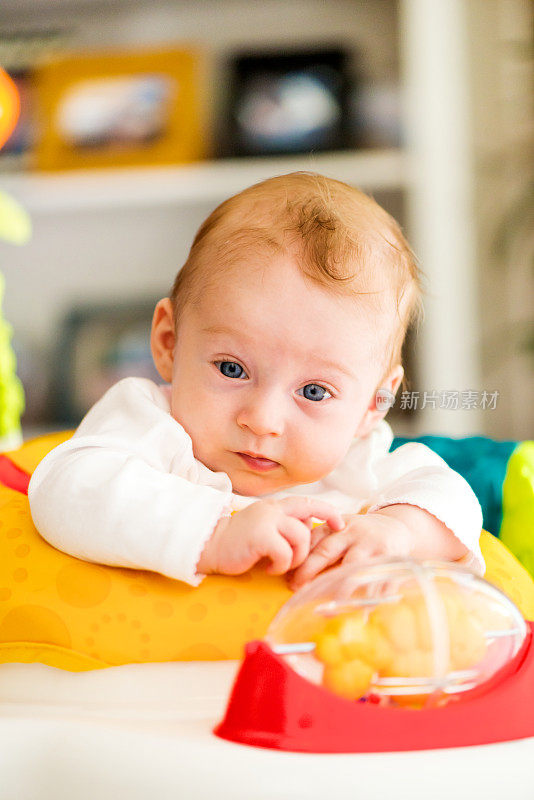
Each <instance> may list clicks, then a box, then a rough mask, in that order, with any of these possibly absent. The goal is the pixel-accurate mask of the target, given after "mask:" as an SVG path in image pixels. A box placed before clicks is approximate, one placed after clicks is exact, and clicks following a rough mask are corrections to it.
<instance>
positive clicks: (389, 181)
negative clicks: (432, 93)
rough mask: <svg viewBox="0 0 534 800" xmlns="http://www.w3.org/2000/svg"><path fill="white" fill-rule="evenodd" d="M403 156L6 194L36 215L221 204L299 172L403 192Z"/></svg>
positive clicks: (105, 177)
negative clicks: (274, 178)
mask: <svg viewBox="0 0 534 800" xmlns="http://www.w3.org/2000/svg"><path fill="white" fill-rule="evenodd" d="M406 163H407V162H406V157H405V154H404V153H403V151H402V150H398V149H390V150H361V151H345V152H334V153H320V154H316V155H311V156H310V155H306V156H282V157H263V158H239V159H237V158H236V159H225V160H220V161H205V162H197V163H195V164H187V165H180V166H162V167H136V168H128V169H126V168H120V169H112V170H111V169H110V170H106V169H99V170H96V169H95V170H84V171H74V172H57V173H19V174H12V173H7V174H3V175H0V189H2V190H4V191H7V192H10V193H11V194H12V195H13V196H14V197H16V198H17V199H18V200H19V201H20V202H21V203H22V204H23V205H24V206H25V208H26V209H27V210H28V211H29V212H30V213H32V212H33V213H35V212H39V213H43V212H44V213H54V214H55V213H57V212H62V213H63V212H68V211H76V210H84V211H85V210H91V209H95V210H102V209H109V208H136V207H137V208H139V207H143V206H151V207H154V206H156V205H168V204H172V203H188V204H189V203H196V202H199V203H200V202H219V201H220V200H222V199H224V198H226V197H229V196H230V195H232V194H235V192H238V191H240V190H241V189H244V188H245V187H246V186H250V185H251V184H252V183H255V182H256V181H260V180H263V179H264V178H269V177H271V176H273V175H281V174H284V173H285V172H292V171H293V170H313V171H316V172H320V173H322V174H324V175H327V176H328V177H331V178H337V179H339V180H343V181H345V182H346V183H351V184H354V185H356V186H359V187H361V188H362V189H364V190H365V191H368V192H376V191H380V190H388V189H389V190H391V189H402V188H405V186H406V182H407V166H406Z"/></svg>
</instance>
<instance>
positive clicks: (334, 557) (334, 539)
mask: <svg viewBox="0 0 534 800" xmlns="http://www.w3.org/2000/svg"><path fill="white" fill-rule="evenodd" d="M348 546H349V540H348V538H347V536H346V535H344V534H343V533H336V534H330V535H329V536H324V537H323V538H322V539H320V541H319V542H318V543H317V545H316V546H315V548H314V549H313V550H312V551H311V553H310V555H309V556H308V558H307V559H306V561H305V562H304V564H302V566H301V567H299V568H298V569H297V570H295V572H294V573H293V577H292V578H291V588H292V589H298V588H299V587H300V586H302V585H303V584H305V583H307V581H310V580H311V579H312V578H315V576H316V575H318V574H319V573H320V572H322V571H323V570H324V569H326V567H329V566H330V565H331V564H335V563H336V562H337V561H339V559H340V558H341V557H342V555H343V554H344V553H345V551H346V550H347V547H348Z"/></svg>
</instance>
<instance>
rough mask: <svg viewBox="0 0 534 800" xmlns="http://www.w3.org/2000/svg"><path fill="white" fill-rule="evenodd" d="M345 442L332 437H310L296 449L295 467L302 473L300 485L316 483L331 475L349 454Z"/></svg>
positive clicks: (296, 470)
mask: <svg viewBox="0 0 534 800" xmlns="http://www.w3.org/2000/svg"><path fill="white" fill-rule="evenodd" d="M347 449H348V448H347V447H346V446H345V444H344V443H343V442H339V441H338V440H336V439H335V438H331V437H320V438H319V437H314V438H312V437H310V438H309V439H308V440H307V441H306V442H305V443H304V444H303V446H302V448H299V449H295V451H294V457H293V459H292V460H293V465H294V469H295V472H298V473H300V475H299V478H298V480H299V482H300V483H314V482H315V481H318V480H321V478H324V477H325V476H326V475H329V474H330V472H332V470H333V469H335V467H336V466H337V465H338V464H339V463H340V461H342V459H343V457H344V456H345V454H346V452H347Z"/></svg>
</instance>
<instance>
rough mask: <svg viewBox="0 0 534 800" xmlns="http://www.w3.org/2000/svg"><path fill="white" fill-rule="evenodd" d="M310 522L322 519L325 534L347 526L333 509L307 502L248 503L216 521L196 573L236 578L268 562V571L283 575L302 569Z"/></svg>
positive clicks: (290, 499) (296, 499) (307, 499)
mask: <svg viewBox="0 0 534 800" xmlns="http://www.w3.org/2000/svg"><path fill="white" fill-rule="evenodd" d="M312 517H316V518H317V519H323V520H326V522H327V523H328V529H329V530H334V531H339V530H341V529H342V528H343V527H344V524H345V523H344V521H343V517H342V515H341V514H340V513H339V511H337V510H336V509H335V508H334V507H333V506H331V505H330V504H329V503H324V502H321V501H319V500H314V499H312V498H310V497H286V498H284V499H283V500H258V501H257V502H255V503H251V505H249V506H247V507H246V508H244V509H243V510H242V511H238V512H237V513H235V514H233V516H231V517H223V518H222V519H220V520H219V522H218V523H217V526H216V528H215V531H214V532H213V534H212V536H211V538H210V539H209V540H208V542H207V544H206V546H205V548H204V550H203V552H202V555H201V557H200V561H199V562H198V565H197V571H198V572H199V573H203V574H205V575H207V574H209V573H214V572H217V573H220V574H223V575H240V574H241V573H242V572H246V571H247V570H249V569H250V568H251V567H253V566H254V564H256V563H257V562H258V561H260V560H261V559H262V558H268V559H270V561H271V564H270V566H269V567H268V568H267V572H269V573H270V574H271V575H282V574H283V573H285V572H287V571H288V570H289V569H294V568H295V567H298V566H299V565H300V564H302V563H303V562H304V560H305V559H306V557H307V555H308V553H309V552H310V529H311V527H312Z"/></svg>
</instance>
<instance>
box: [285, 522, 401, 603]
mask: <svg viewBox="0 0 534 800" xmlns="http://www.w3.org/2000/svg"><path fill="white" fill-rule="evenodd" d="M344 518H345V521H346V523H347V524H346V527H345V528H344V529H343V530H342V531H341V532H340V533H333V532H332V531H331V530H330V528H329V527H328V525H326V524H325V525H320V526H318V527H316V528H315V529H314V530H313V533H312V534H311V548H310V549H311V552H310V555H309V556H308V558H307V559H306V561H305V562H304V563H303V564H302V566H301V567H300V568H299V569H297V570H296V571H295V573H294V574H293V575H292V576H291V580H290V586H291V588H292V589H298V588H299V587H300V586H302V585H303V584H304V583H306V582H307V581H310V580H311V579H312V578H315V576H316V575H318V574H319V572H322V571H323V570H324V569H326V568H327V567H330V566H332V565H333V564H337V562H340V563H343V564H347V563H349V562H351V563H356V564H364V563H365V562H368V561H369V560H371V559H373V558H380V557H387V556H391V557H392V558H406V557H407V556H409V555H410V552H411V547H412V543H413V538H412V534H411V531H410V529H409V528H408V526H407V525H405V524H404V522H401V521H400V520H398V519H394V518H393V517H391V516H388V515H386V514H381V513H380V512H379V511H375V512H373V513H372V514H349V515H346V516H345V517H344Z"/></svg>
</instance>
